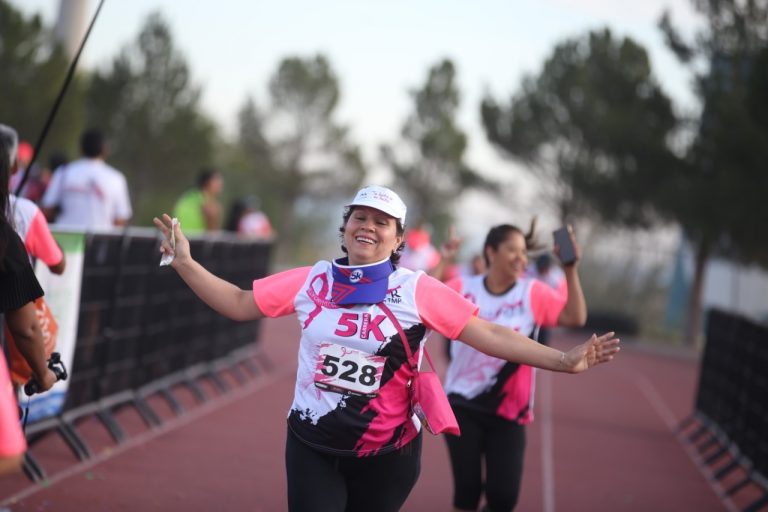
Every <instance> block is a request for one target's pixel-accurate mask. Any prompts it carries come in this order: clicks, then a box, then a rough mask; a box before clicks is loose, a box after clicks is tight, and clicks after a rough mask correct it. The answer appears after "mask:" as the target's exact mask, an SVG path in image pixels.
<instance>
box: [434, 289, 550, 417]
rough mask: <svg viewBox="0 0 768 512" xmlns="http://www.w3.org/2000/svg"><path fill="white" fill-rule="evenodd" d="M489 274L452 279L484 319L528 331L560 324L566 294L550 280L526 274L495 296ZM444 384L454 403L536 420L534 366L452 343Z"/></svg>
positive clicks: (462, 344) (454, 404)
mask: <svg viewBox="0 0 768 512" xmlns="http://www.w3.org/2000/svg"><path fill="white" fill-rule="evenodd" d="M484 279H485V275H477V276H472V277H459V278H455V279H453V280H451V281H450V282H448V283H447V284H448V286H449V287H451V288H453V289H454V290H456V291H458V292H459V293H461V294H462V295H463V296H464V297H466V298H467V299H468V300H470V301H471V302H473V303H474V304H477V305H478V306H479V307H480V313H479V314H478V316H479V317H480V318H483V319H485V320H488V321H489V322H493V323H496V324H499V325H503V326H505V327H509V328H511V329H514V330H516V331H518V332H520V333H522V334H524V335H526V336H531V335H532V334H533V331H534V329H535V328H536V326H545V327H546V326H554V325H557V318H558V317H559V316H560V312H561V311H562V310H563V307H565V297H564V296H563V295H562V294H560V293H558V292H557V291H555V290H553V289H552V288H550V287H549V286H548V285H546V284H545V283H543V282H541V281H538V280H536V279H530V278H522V279H519V280H518V281H517V282H516V283H515V284H514V286H512V288H510V289H509V290H508V291H507V292H505V293H502V294H499V295H495V294H492V293H491V292H489V291H488V290H487V289H486V287H485V284H484ZM443 387H444V388H445V392H446V393H447V394H448V399H449V401H450V403H451V406H452V407H454V408H455V407H464V408H468V409H472V410H476V411H481V412H487V413H490V414H494V415H497V416H500V417H502V418H506V419H508V420H511V421H515V422H518V423H521V424H527V423H530V422H531V421H533V396H534V372H533V368H531V367H530V366H527V365H524V364H518V363H510V362H508V361H505V360H503V359H499V358H496V357H492V356H489V355H486V354H484V353H482V352H480V351H478V350H475V349H474V348H472V347H470V346H469V345H466V344H464V343H452V344H451V363H450V365H449V366H448V371H447V372H446V376H445V383H444V386H443Z"/></svg>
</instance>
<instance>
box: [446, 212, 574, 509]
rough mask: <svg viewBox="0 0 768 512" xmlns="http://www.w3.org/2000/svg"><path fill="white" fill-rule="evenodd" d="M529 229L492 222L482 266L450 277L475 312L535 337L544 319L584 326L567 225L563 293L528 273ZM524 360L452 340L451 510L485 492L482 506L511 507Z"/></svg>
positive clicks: (528, 396) (528, 391)
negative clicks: (454, 432) (454, 428)
mask: <svg viewBox="0 0 768 512" xmlns="http://www.w3.org/2000/svg"><path fill="white" fill-rule="evenodd" d="M533 229H534V228H533V227H532V228H531V231H529V232H528V233H524V232H523V231H522V230H521V229H520V228H518V227H516V226H512V225H509V224H502V225H500V226H495V227H493V228H491V230H490V231H489V232H488V235H487V236H486V239H485V243H484V246H483V254H484V256H485V262H486V267H487V271H486V272H485V273H483V274H479V275H476V276H469V277H459V278H456V279H453V280H451V281H449V282H448V283H447V285H448V286H449V287H451V288H452V289H454V290H456V291H457V292H459V293H461V294H462V295H463V296H464V297H465V298H466V299H468V300H469V301H471V302H472V303H474V304H476V305H477V306H478V307H479V310H480V311H479V314H478V316H479V317H480V318H483V319H485V320H487V321H488V322H492V323H493V324H495V325H498V326H502V327H504V328H506V329H511V330H513V331H515V332H519V333H521V334H523V335H526V336H531V337H533V336H534V333H535V332H536V330H537V329H538V328H539V327H542V326H554V325H562V326H571V327H577V326H583V325H584V323H585V322H586V319H587V305H586V301H585V300H584V293H583V292H582V289H581V283H580V281H579V274H578V271H577V262H578V257H580V255H581V249H580V248H579V246H578V245H577V244H576V241H575V239H574V238H573V234H572V233H571V239H572V241H573V244H574V247H575V250H576V256H577V260H576V261H575V262H573V263H572V264H570V265H567V266H565V268H564V272H565V281H566V283H567V293H564V292H563V291H562V290H556V289H554V288H552V287H550V286H549V285H548V284H546V283H545V282H544V281H541V280H538V279H533V278H530V277H526V276H525V272H526V266H527V264H528V249H529V248H530V247H532V246H533V244H534V232H533ZM555 250H556V252H558V251H559V248H557V247H556V248H555ZM558 254H559V252H558ZM540 346H543V345H540ZM521 362H522V361H519V360H518V361H513V360H509V359H506V360H505V359H501V358H498V357H495V356H493V355H492V354H488V353H486V352H484V351H482V350H478V349H477V348H476V347H473V346H471V345H470V344H466V343H455V342H453V343H452V344H451V362H450V364H449V366H448V370H447V372H446V376H445V383H444V388H445V391H446V393H447V394H448V400H449V402H450V404H451V407H452V408H453V410H454V413H455V414H456V419H457V420H458V423H459V427H460V428H461V432H462V435H461V437H454V436H446V442H447V444H448V451H449V454H450V458H451V467H452V469H453V481H454V493H453V507H454V511H465V510H466V511H470V510H472V511H474V510H477V508H478V506H479V505H480V500H481V498H482V495H483V494H485V499H486V510H492V511H494V512H497V511H510V510H512V509H513V508H514V507H515V504H516V503H517V498H518V495H519V491H520V482H521V478H522V470H523V454H524V451H525V425H527V424H528V423H530V422H531V421H532V420H533V390H534V372H533V368H531V366H530V365H528V364H520V363H521ZM483 461H484V463H485V472H484V473H485V481H483V476H482V475H483V468H482V465H483Z"/></svg>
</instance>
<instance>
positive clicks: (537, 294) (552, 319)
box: [531, 279, 567, 327]
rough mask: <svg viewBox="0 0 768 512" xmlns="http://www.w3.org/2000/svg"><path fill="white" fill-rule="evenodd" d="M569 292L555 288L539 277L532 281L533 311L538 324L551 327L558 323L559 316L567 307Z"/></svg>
mask: <svg viewBox="0 0 768 512" xmlns="http://www.w3.org/2000/svg"><path fill="white" fill-rule="evenodd" d="M566 301H567V293H566V294H565V295H564V294H563V293H561V292H560V291H559V290H553V289H552V288H551V287H550V286H549V285H548V284H546V283H544V282H543V281H539V280H538V279H536V280H534V281H533V283H531V311H532V312H533V319H534V320H535V321H536V323H537V324H538V325H543V326H545V327H551V326H555V325H557V318H558V317H559V316H560V313H561V312H562V311H563V308H564V307H565V303H566Z"/></svg>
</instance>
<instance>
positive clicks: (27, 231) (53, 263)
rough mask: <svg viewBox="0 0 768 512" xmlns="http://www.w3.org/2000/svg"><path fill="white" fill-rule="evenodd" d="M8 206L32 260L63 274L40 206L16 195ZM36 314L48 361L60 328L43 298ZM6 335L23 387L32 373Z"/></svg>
mask: <svg viewBox="0 0 768 512" xmlns="http://www.w3.org/2000/svg"><path fill="white" fill-rule="evenodd" d="M0 131H1V132H2V133H3V134H4V136H5V137H7V138H9V140H11V141H13V140H16V139H17V135H16V131H15V130H14V129H13V128H11V127H10V126H6V125H2V124H0ZM10 146H11V152H10V155H9V159H10V161H11V162H12V164H11V175H14V173H18V172H19V159H18V157H17V155H16V154H14V153H13V144H11V145H10ZM8 206H9V210H10V214H11V218H12V219H13V222H14V225H13V227H14V229H15V231H16V233H17V234H18V235H19V237H20V238H21V239H22V241H23V242H24V248H25V249H26V250H27V254H28V255H29V256H30V258H37V259H39V260H41V261H42V262H43V263H45V264H46V265H47V266H48V268H49V269H50V270H51V272H53V273H54V274H61V273H63V272H64V267H65V265H66V260H65V258H64V252H63V251H62V250H61V247H59V244H58V243H57V242H56V240H54V238H53V235H52V234H51V230H50V229H49V228H48V222H47V221H46V220H45V216H43V213H42V212H41V211H40V209H39V208H38V207H37V205H35V203H33V202H32V201H30V200H29V199H26V198H23V197H18V198H17V197H16V196H15V195H13V194H10V195H9V203H8ZM35 310H36V312H37V317H38V319H41V318H42V319H47V322H43V324H42V325H41V326H42V327H43V339H44V344H45V355H46V358H47V357H49V356H50V355H51V353H52V352H53V350H54V348H55V346H56V332H57V325H56V322H55V320H54V319H53V316H52V314H51V312H50V309H49V308H48V305H47V304H46V303H45V300H44V299H43V297H38V298H37V299H35ZM5 335H6V339H8V356H9V363H10V368H11V378H12V380H13V382H14V384H16V385H17V386H21V385H23V384H25V383H26V382H27V381H28V380H29V379H30V378H31V377H32V370H31V369H30V367H29V365H28V364H27V361H26V360H25V359H24V357H23V356H22V354H20V353H19V351H18V348H17V347H16V343H15V341H14V339H13V336H12V335H11V334H10V333H9V332H6V333H5Z"/></svg>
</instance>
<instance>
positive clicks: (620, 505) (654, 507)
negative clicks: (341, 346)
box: [0, 317, 735, 512]
mask: <svg viewBox="0 0 768 512" xmlns="http://www.w3.org/2000/svg"><path fill="white" fill-rule="evenodd" d="M261 339H262V340H263V342H262V346H263V350H264V353H265V354H268V356H269V357H270V359H271V361H272V362H273V363H274V366H275V368H274V370H273V371H272V372H270V373H269V374H268V375H266V374H263V375H261V376H258V377H256V378H254V379H252V380H250V381H249V382H248V383H246V384H245V385H240V386H234V389H233V390H231V391H229V392H227V393H224V394H220V396H217V397H216V398H214V399H212V400H210V401H208V402H206V403H205V404H203V405H195V403H194V400H193V399H192V396H191V394H189V393H188V392H186V391H185V390H183V389H179V390H178V391H177V394H178V396H179V398H180V399H181V401H182V402H183V403H184V404H186V406H187V412H186V413H185V414H184V415H182V416H179V417H174V415H173V414H172V412H171V411H170V409H168V408H167V407H166V406H165V405H164V402H162V401H161V400H160V399H159V398H158V399H157V400H153V401H152V404H153V406H154V407H155V408H156V409H157V410H158V412H159V413H160V415H161V416H162V417H164V418H166V419H167V421H166V422H165V423H164V424H163V426H162V427H160V428H156V429H148V428H146V427H145V426H144V424H143V423H142V422H141V421H140V419H139V417H138V415H137V414H136V413H135V411H133V410H131V409H130V408H124V409H122V410H121V411H119V412H118V415H117V417H118V419H119V421H120V423H121V425H123V426H125V427H126V430H128V432H129V438H128V441H127V442H125V443H123V444H121V445H119V446H116V445H115V444H114V443H113V442H112V441H111V439H110V438H109V436H108V435H107V433H106V431H105V430H104V429H103V428H102V427H101V424H100V423H98V422H97V421H96V420H95V419H93V418H87V419H85V420H84V421H82V422H80V423H79V424H78V430H79V432H80V433H81V434H82V436H83V437H84V438H85V439H86V441H87V442H88V444H89V446H90V447H91V449H92V451H93V452H94V454H95V455H94V457H93V458H91V459H89V460H88V461H86V462H80V463H78V462H77V461H76V460H75V459H74V457H73V455H72V454H71V453H70V452H69V450H68V449H67V448H66V446H65V445H64V443H63V442H62V441H61V440H60V439H59V438H58V437H56V436H48V437H47V438H45V439H43V440H42V441H41V442H39V443H37V444H36V445H35V446H34V447H33V448H32V453H33V455H34V456H35V457H36V458H37V459H38V461H39V462H40V463H41V465H42V466H43V467H44V468H45V469H46V470H47V472H48V475H49V481H48V482H45V483H44V484H42V485H35V484H30V483H29V482H28V481H27V480H26V478H25V477H24V476H23V475H13V476H10V477H5V478H0V503H2V505H0V507H1V506H5V507H9V508H10V509H11V510H13V511H19V512H20V511H57V512H70V511H72V512H74V511H77V512H83V511H110V512H112V511H139V510H141V511H144V512H151V511H163V512H167V511H176V510H179V511H182V510H183V511H185V512H196V511H200V512H202V511H206V512H208V511H212V510H217V511H281V510H285V509H286V498H285V496H286V486H285V477H284V471H283V447H284V441H285V429H286V426H285V417H286V414H287V410H288V407H289V406H290V402H291V396H292V391H293V382H294V374H295V368H296V349H297V339H298V326H297V325H296V322H295V319H294V318H293V317H289V318H284V319H277V320H267V321H265V322H263V330H262V333H261ZM579 339H580V337H575V335H573V334H569V333H565V332H559V333H556V335H555V344H556V345H558V346H563V347H565V346H570V345H572V344H574V343H575V342H576V341H578V340H579ZM441 349H442V347H441V346H439V345H438V344H437V343H433V347H432V350H431V353H432V356H433V359H435V360H436V361H435V362H436V364H437V365H438V369H442V368H444V364H445V358H444V357H441V356H442V352H443V351H442V350H441ZM697 378H698V363H697V361H696V360H695V359H694V358H692V357H680V356H675V357H673V356H670V355H666V356H665V355H660V354H658V353H653V352H650V351H647V350H641V349H640V347H633V346H632V345H630V344H628V343H625V346H624V348H623V351H622V352H621V354H620V356H619V357H618V358H617V360H615V361H614V362H613V363H611V364H609V365H605V366H603V367H600V368H598V369H595V370H593V371H591V372H589V373H587V374H585V375H580V376H571V375H560V374H551V373H548V372H539V373H538V377H537V395H536V397H537V399H536V419H535V421H534V423H533V424H532V425H531V426H530V427H529V428H528V449H527V452H526V464H525V474H524V480H523V491H522V495H521V500H520V504H519V507H518V510H523V511H529V510H530V511H544V512H554V511H644V512H645V511H666V510H669V511H675V512H679V511H710V510H712V511H715V510H727V509H728V508H732V509H733V508H735V507H734V503H733V502H732V501H729V500H725V501H724V500H722V499H721V498H720V497H719V496H718V494H717V492H716V491H717V490H718V488H717V485H714V486H713V485H712V484H711V483H710V482H709V481H708V479H707V478H706V471H704V472H703V471H702V470H701V469H699V467H697V465H696V464H695V462H694V459H693V458H692V457H691V455H689V453H688V452H687V451H686V447H685V446H684V445H683V444H682V443H681V441H680V440H679V439H680V436H677V435H676V434H675V432H674V430H675V428H676V426H677V425H678V424H679V422H680V421H681V420H683V419H684V418H685V417H686V416H687V415H688V414H689V413H690V412H691V407H692V404H693V400H694V395H695V386H696V382H697ZM232 382H234V381H232ZM206 390H207V391H208V393H209V394H211V395H214V394H216V392H215V389H214V388H213V387H212V386H210V385H208V386H206ZM689 451H690V450H689ZM450 508H451V477H450V469H449V465H448V457H447V453H446V449H445V445H444V441H443V439H442V438H441V437H434V436H431V435H429V434H425V442H424V454H423V459H422V473H421V477H420V480H419V482H418V483H417V485H416V488H415V489H414V491H413V493H412V494H411V496H410V498H409V500H408V502H407V503H406V506H405V507H404V509H403V510H405V511H414V512H422V511H423V512H429V511H447V510H450Z"/></svg>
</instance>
